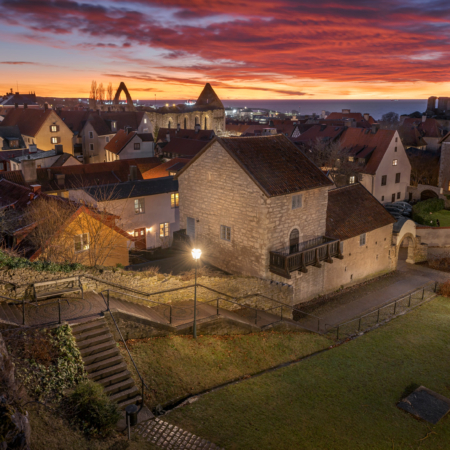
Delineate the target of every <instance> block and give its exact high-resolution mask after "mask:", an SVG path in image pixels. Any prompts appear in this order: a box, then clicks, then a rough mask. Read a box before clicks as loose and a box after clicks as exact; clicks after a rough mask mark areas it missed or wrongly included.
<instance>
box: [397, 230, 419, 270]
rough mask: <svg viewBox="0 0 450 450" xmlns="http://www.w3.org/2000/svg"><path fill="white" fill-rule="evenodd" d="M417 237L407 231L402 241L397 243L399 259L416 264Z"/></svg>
mask: <svg viewBox="0 0 450 450" xmlns="http://www.w3.org/2000/svg"><path fill="white" fill-rule="evenodd" d="M416 245H417V242H416V237H415V236H414V235H412V234H411V233H406V234H404V236H403V237H402V239H401V241H400V243H399V244H398V245H397V255H398V261H399V262H400V261H405V262H406V263H407V264H414V263H415V262H416V261H415V249H416Z"/></svg>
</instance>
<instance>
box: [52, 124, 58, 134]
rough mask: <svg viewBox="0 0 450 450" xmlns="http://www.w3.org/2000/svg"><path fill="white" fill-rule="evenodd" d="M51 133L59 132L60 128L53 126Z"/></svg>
mask: <svg viewBox="0 0 450 450" xmlns="http://www.w3.org/2000/svg"><path fill="white" fill-rule="evenodd" d="M50 131H51V132H52V133H56V132H57V131H58V127H57V126H56V125H51V126H50Z"/></svg>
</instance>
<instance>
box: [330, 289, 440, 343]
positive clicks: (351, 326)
mask: <svg viewBox="0 0 450 450" xmlns="http://www.w3.org/2000/svg"><path fill="white" fill-rule="evenodd" d="M437 290H438V283H435V282H430V283H427V284H426V285H424V286H422V287H421V288H420V289H416V290H414V291H411V292H410V293H408V294H407V295H405V296H404V297H401V298H399V299H397V300H395V301H393V302H390V303H388V304H386V305H383V306H381V307H380V308H378V309H376V310H374V311H371V312H370V313H367V314H364V315H363V316H360V317H357V318H356V319H352V320H349V321H348V322H344V323H341V324H339V325H335V326H333V325H328V324H325V329H326V334H327V335H329V336H331V337H335V338H336V339H337V340H344V339H346V338H349V337H351V336H355V335H357V334H359V333H361V332H363V331H366V330H368V329H370V328H372V327H374V326H376V325H377V324H379V323H382V322H384V321H386V320H388V319H390V318H392V317H395V316H398V315H400V314H402V313H404V312H406V311H409V310H410V309H412V308H414V307H416V306H418V305H420V304H421V303H423V302H424V301H426V300H428V299H429V298H430V297H432V296H433V295H434V294H435V293H436V292H437Z"/></svg>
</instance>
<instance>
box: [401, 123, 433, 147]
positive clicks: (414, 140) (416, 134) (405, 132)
mask: <svg viewBox="0 0 450 450" xmlns="http://www.w3.org/2000/svg"><path fill="white" fill-rule="evenodd" d="M398 134H399V136H400V139H401V140H402V143H403V145H404V146H405V147H426V145H427V143H426V142H425V141H424V139H423V137H422V133H421V132H420V131H419V129H418V128H417V127H416V126H414V125H408V124H405V123H404V124H403V125H401V126H400V127H399V128H398Z"/></svg>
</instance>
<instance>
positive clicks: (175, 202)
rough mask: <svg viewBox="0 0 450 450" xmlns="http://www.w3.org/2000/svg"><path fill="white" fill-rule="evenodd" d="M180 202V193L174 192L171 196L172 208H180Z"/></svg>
mask: <svg viewBox="0 0 450 450" xmlns="http://www.w3.org/2000/svg"><path fill="white" fill-rule="evenodd" d="M179 200H180V195H179V194H178V192H174V193H173V194H170V206H171V207H172V208H178V204H179Z"/></svg>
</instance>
